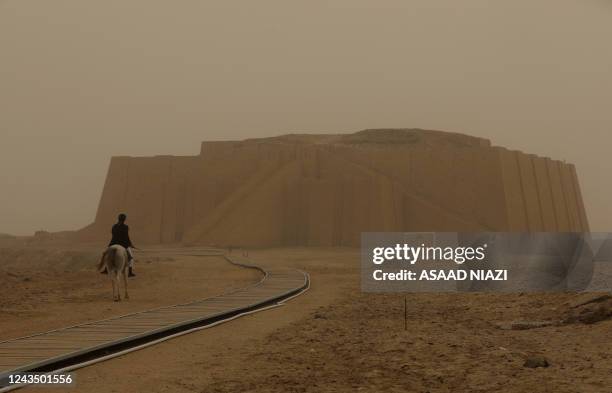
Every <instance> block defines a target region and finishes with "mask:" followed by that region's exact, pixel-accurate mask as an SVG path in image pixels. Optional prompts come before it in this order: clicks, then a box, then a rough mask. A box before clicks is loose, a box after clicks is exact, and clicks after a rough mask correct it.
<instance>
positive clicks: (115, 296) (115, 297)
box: [108, 271, 118, 302]
mask: <svg viewBox="0 0 612 393" xmlns="http://www.w3.org/2000/svg"><path fill="white" fill-rule="evenodd" d="M108 275H109V277H110V280H111V283H112V284H113V300H114V301H115V302H116V301H117V292H118V288H117V280H116V279H115V277H114V274H113V272H112V271H109V272H108Z"/></svg>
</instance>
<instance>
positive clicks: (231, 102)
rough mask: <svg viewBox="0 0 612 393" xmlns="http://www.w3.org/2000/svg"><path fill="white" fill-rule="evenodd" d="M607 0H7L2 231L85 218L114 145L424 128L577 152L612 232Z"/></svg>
mask: <svg viewBox="0 0 612 393" xmlns="http://www.w3.org/2000/svg"><path fill="white" fill-rule="evenodd" d="M611 37H612V1H608V0H504V1H502V0H497V1H492V0H461V1H457V0H401V1H384V0H368V1H364V0H337V1H316V0H309V1H290V0H278V1H270V0H258V1H247V0H244V1H228V0H223V1H196V0H174V1H170V0H167V1H154V0H138V1H136V0H104V1H99V0H96V1H93V0H53V1H49V0H37V1H34V0H0V232H9V233H15V234H28V233H32V232H33V231H34V230H37V229H46V230H52V231H55V230H63V229H76V228H79V227H82V226H85V225H86V224H88V223H90V222H91V221H93V218H94V214H95V210H96V207H97V204H98V201H99V198H100V194H101V190H102V186H103V182H104V178H105V175H106V170H107V167H108V163H109V159H110V156H112V155H154V154H182V155H185V154H196V153H197V152H198V150H199V142H200V141H201V140H219V139H242V138H245V137H258V136H271V135H278V134H283V133H289V132H317V133H319V132H353V131H357V130H360V129H364V128H375V127H420V128H428V129H440V130H448V131H457V132H465V133H468V134H472V135H477V136H483V137H487V138H490V139H492V141H493V143H495V144H497V145H502V146H506V147H510V148H516V149H521V150H523V151H526V152H530V153H537V154H539V155H547V156H551V157H553V158H558V159H564V160H567V161H569V162H573V163H575V164H576V165H577V168H578V173H579V176H580V180H581V183H582V188H583V191H584V194H585V199H586V201H585V202H586V204H587V210H588V214H589V218H590V221H591V226H592V228H593V229H594V230H602V231H612V184H611V182H610V176H611V175H610V174H611V173H612V172H611V169H612V154H611V149H612V49H611V48H612V47H611V44H610V40H611Z"/></svg>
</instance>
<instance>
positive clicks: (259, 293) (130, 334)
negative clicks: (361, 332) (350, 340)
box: [0, 250, 310, 393]
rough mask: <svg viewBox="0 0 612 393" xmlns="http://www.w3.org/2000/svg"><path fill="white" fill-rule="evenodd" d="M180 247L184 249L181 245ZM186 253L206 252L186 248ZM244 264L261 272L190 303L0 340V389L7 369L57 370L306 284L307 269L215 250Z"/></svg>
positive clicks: (287, 294) (265, 303)
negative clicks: (241, 285)
mask: <svg viewBox="0 0 612 393" xmlns="http://www.w3.org/2000/svg"><path fill="white" fill-rule="evenodd" d="M181 251H182V250H181ZM185 252H186V253H185V254H184V255H191V256H206V255H210V254H198V253H197V251H195V252H194V251H193V250H185ZM215 255H219V256H223V257H225V259H226V260H227V261H228V262H230V263H232V264H234V265H236V266H240V267H243V268H250V269H257V270H259V271H260V272H262V274H263V278H262V279H261V280H260V281H259V282H257V283H255V284H253V285H250V286H247V287H245V288H241V289H237V290H234V291H231V292H227V293H225V294H222V295H219V296H214V297H210V298H206V299H203V300H197V301H193V302H190V303H184V304H177V305H173V306H166V307H160V308H156V309H152V310H147V311H142V312H138V313H133V314H128V315H123V316H119V317H113V318H109V319H105V320H100V321H96V322H89V323H84V324H80V325H75V326H70V327H66V328H62V329H57V330H52V331H48V332H44V333H39V334H35V335H30V336H27V337H20V338H16V339H11V340H6V341H2V342H0V393H1V392H5V391H8V390H13V389H15V388H19V387H24V386H25V385H13V386H9V381H8V377H9V375H11V374H16V373H23V372H38V373H49V374H53V373H57V372H58V370H68V369H75V368H79V367H83V366H84V365H88V364H92V363H96V362H99V361H103V360H106V359H108V358H112V357H116V356H120V355H122V354H124V353H127V352H132V351H134V350H138V349H142V348H144V347H147V346H150V345H153V344H155V343H158V342H161V341H165V340H168V339H170V338H173V337H177V336H180V335H184V334H187V333H190V332H193V331H197V330H201V329H204V328H207V327H212V326H215V325H217V324H220V323H223V322H227V321H230V320H233V319H235V318H238V317H240V316H243V315H246V314H250V313H253V312H257V311H263V310H264V309H268V308H270V307H276V306H278V305H280V304H282V303H283V302H284V301H287V300H289V299H291V298H293V297H295V296H297V295H299V294H301V293H302V292H304V291H305V290H307V289H308V287H309V285H310V279H309V276H308V274H307V273H305V272H302V271H300V270H296V269H272V268H265V267H261V266H256V265H253V264H250V263H245V262H242V261H238V260H237V259H236V258H234V257H231V256H228V255H222V254H215Z"/></svg>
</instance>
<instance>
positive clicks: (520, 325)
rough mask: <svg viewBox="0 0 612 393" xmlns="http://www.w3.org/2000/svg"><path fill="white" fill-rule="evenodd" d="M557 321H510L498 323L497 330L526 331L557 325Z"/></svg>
mask: <svg viewBox="0 0 612 393" xmlns="http://www.w3.org/2000/svg"><path fill="white" fill-rule="evenodd" d="M558 324H559V322H557V321H510V322H500V323H498V324H497V328H498V329H501V330H528V329H537V328H542V327H548V326H555V325H558Z"/></svg>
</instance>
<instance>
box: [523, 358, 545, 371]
mask: <svg viewBox="0 0 612 393" xmlns="http://www.w3.org/2000/svg"><path fill="white" fill-rule="evenodd" d="M548 366H550V363H548V359H546V358H545V357H544V356H529V357H527V359H525V363H524V364H523V367H527V368H539V367H544V368H546V367H548Z"/></svg>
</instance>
